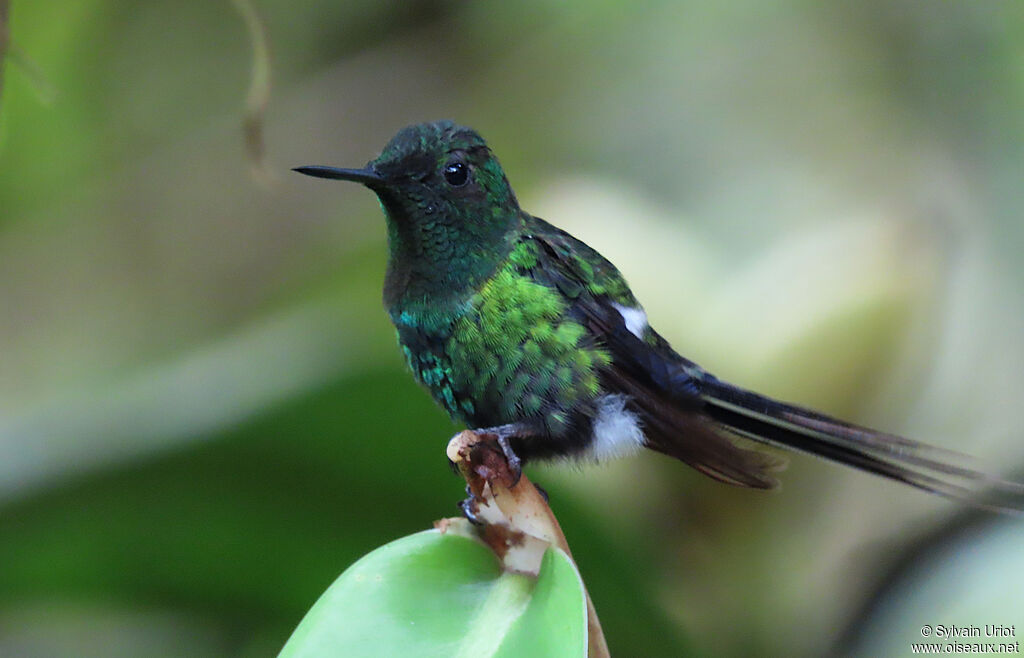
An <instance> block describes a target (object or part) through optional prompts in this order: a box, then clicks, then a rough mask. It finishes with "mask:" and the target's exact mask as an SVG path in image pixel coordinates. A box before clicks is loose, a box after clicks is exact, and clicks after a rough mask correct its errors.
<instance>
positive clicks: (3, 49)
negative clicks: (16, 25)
mask: <svg viewBox="0 0 1024 658" xmlns="http://www.w3.org/2000/svg"><path fill="white" fill-rule="evenodd" d="M9 10H10V3H9V2H8V1H7V0H0V111H2V110H3V106H4V63H5V62H6V61H7V43H8V42H9V41H10V40H11V33H10V30H8V29H7V16H8V14H9V13H10V11H9Z"/></svg>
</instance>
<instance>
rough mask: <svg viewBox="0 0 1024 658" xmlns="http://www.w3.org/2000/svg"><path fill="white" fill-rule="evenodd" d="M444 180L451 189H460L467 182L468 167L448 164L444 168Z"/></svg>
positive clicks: (458, 163) (459, 163)
mask: <svg viewBox="0 0 1024 658" xmlns="http://www.w3.org/2000/svg"><path fill="white" fill-rule="evenodd" d="M444 179H445V180H446V181H448V184H449V185H451V186H452V187H460V186H462V185H465V184H466V181H468V180H469V167H467V166H466V165H464V164H462V163H461V162H450V163H448V164H446V165H445V166H444Z"/></svg>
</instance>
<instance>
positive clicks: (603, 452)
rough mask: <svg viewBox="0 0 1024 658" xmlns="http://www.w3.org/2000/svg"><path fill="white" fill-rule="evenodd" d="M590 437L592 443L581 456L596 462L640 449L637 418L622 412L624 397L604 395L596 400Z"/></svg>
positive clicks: (641, 435)
mask: <svg viewBox="0 0 1024 658" xmlns="http://www.w3.org/2000/svg"><path fill="white" fill-rule="evenodd" d="M591 437H592V439H593V442H592V443H591V444H590V448H589V449H588V450H587V452H586V453H585V454H586V455H587V456H588V457H591V458H593V459H596V460H597V461H603V460H605V459H613V458H615V457H624V456H626V455H630V454H633V453H635V452H637V451H638V450H639V449H640V448H642V447H643V445H644V432H643V430H642V429H640V419H639V418H637V415H636V414H635V413H633V412H632V411H629V410H628V409H626V396H624V395H606V396H604V397H602V398H600V399H598V401H597V418H595V419H594V428H593V430H592V433H591Z"/></svg>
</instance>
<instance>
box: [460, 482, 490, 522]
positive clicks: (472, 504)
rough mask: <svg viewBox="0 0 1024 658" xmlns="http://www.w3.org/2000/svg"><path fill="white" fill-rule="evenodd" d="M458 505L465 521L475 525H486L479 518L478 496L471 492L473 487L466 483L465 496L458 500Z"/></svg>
mask: <svg viewBox="0 0 1024 658" xmlns="http://www.w3.org/2000/svg"><path fill="white" fill-rule="evenodd" d="M458 506H459V510H460V511H461V512H462V516H464V517H466V520H467V521H469V522H470V523H472V524H473V525H475V526H482V525H486V524H485V523H484V520H483V519H482V518H480V498H479V497H477V495H476V494H474V493H473V488H472V487H471V486H469V485H468V484H467V485H466V498H465V499H464V500H460V501H459V504H458Z"/></svg>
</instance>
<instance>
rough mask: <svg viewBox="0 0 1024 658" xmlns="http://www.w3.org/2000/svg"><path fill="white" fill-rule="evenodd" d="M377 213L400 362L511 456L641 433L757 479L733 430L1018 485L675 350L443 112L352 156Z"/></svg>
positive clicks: (751, 483)
mask: <svg viewBox="0 0 1024 658" xmlns="http://www.w3.org/2000/svg"><path fill="white" fill-rule="evenodd" d="M295 171H298V172H300V173H303V174H308V175H310V176H317V177H320V178H332V179H339V180H347V181H354V182H357V183H362V184H363V185H365V186H366V187H368V188H370V189H371V190H373V191H374V192H375V193H376V194H377V196H378V197H379V198H380V202H381V205H382V206H383V209H384V213H385V215H386V217H387V231H388V245H389V252H390V253H389V259H388V266H387V275H386V277H385V281H384V304H385V306H386V307H387V311H388V314H389V315H390V316H391V320H392V322H394V324H395V327H396V328H397V330H398V341H399V343H400V344H401V346H402V349H403V351H404V352H405V357H406V359H407V361H408V364H409V367H410V368H411V369H412V371H413V374H414V375H415V376H416V378H417V379H418V380H419V381H420V382H421V383H422V384H423V385H424V386H426V387H427V389H429V391H430V393H431V394H432V395H433V396H434V399H435V400H437V402H438V403H439V404H441V406H443V407H444V408H445V409H446V410H447V411H448V413H449V414H450V415H451V416H452V417H453V418H454V419H456V420H458V421H461V422H463V423H465V424H466V425H468V426H469V427H470V428H473V429H476V430H478V431H481V432H484V433H489V434H492V435H494V436H496V437H497V439H498V441H499V443H500V444H501V446H502V448H503V449H504V450H505V452H506V455H508V457H509V461H510V463H511V464H513V465H514V466H515V467H518V465H519V459H520V458H521V459H522V460H528V459H535V458H552V457H583V458H586V457H590V458H594V459H597V460H602V459H606V458H610V457H614V456H617V455H621V454H624V453H629V452H631V451H634V450H636V449H638V448H641V447H644V448H651V449H652V450H656V451H658V452H661V453H664V454H666V455H669V456H672V457H675V458H677V459H680V460H682V461H683V462H686V463H687V464H689V465H690V466H692V467H693V468H695V469H697V470H698V471H700V472H702V473H704V474H706V475H709V476H711V477H712V478H715V479H717V480H721V481H723V482H728V483H730V484H735V485H740V486H744V487H753V488H756V489H769V488H772V487H774V486H775V485H776V479H775V477H774V473H775V472H776V471H778V470H779V469H780V468H781V467H782V466H783V465H784V463H785V462H784V460H783V459H782V458H781V457H778V456H775V455H771V454H767V453H765V452H762V451H759V450H753V449H750V448H746V447H742V446H740V445H737V443H735V442H734V441H733V440H732V438H734V437H735V436H741V437H746V438H748V439H753V440H754V441H758V442H761V443H765V444H768V445H771V446H776V447H783V448H789V449H793V450H799V451H803V452H808V453H811V454H814V455H818V456H820V457H824V458H827V459H830V460H833V461H836V462H839V463H842V464H846V465H848V466H853V467H855V468H858V469H861V470H864V471H869V472H871V473H875V474H878V475H881V476H884V477H887V478H891V479H893V480H897V481H899V482H903V483H906V484H909V485H912V486H915V487H918V488H920V489H924V490H925V491H929V492H933V493H938V494H942V495H946V496H950V497H954V498H959V499H964V500H968V501H970V502H973V503H974V504H981V503H979V501H978V500H977V494H978V493H979V492H980V491H981V490H982V489H989V488H991V489H994V490H998V491H999V493H1000V494H1002V495H1003V499H1002V500H1000V502H998V503H986V504H985V505H984V506H987V507H993V508H999V509H1021V508H1024V485H1021V484H1017V483H1013V482H1008V481H1005V480H1001V479H999V478H997V477H994V476H990V475H987V474H984V473H981V472H979V471H976V470H973V469H971V468H968V467H966V466H964V465H962V464H963V459H964V456H963V455H960V454H959V453H954V452H949V451H946V450H942V449H939V448H934V447H931V446H928V445H925V444H922V443H918V442H916V441H911V440H909V439H905V438H902V437H898V436H893V435H890V434H884V433H881V432H877V431H875V430H871V429H867V428H864V427H859V426H857V425H852V424H850V423H845V422H843V421H840V420H836V419H834V418H830V417H828V416H825V415H822V414H819V413H816V412H814V411H810V410H808V409H804V408H801V407H798V406H795V405H791V404H786V403H783V402H779V401H776V400H772V399H770V398H767V397H764V396H761V395H758V394H756V393H752V392H750V391H746V390H744V389H741V388H738V387H736V386H733V385H731V384H728V383H726V382H723V381H721V380H719V379H717V378H715V377H714V376H712V375H711V374H709V373H708V372H706V371H704V370H703V369H701V368H700V367H699V366H697V365H696V364H695V363H693V362H692V361H689V360H687V359H685V358H683V357H682V356H680V355H679V354H677V353H676V352H675V351H674V350H673V349H672V347H671V346H670V345H669V344H668V342H667V341H666V340H665V339H664V338H662V337H661V336H660V335H659V334H658V333H657V332H656V331H655V330H654V329H653V328H651V326H650V325H649V324H648V322H647V315H646V313H645V312H644V310H643V308H642V307H641V306H640V303H639V302H637V300H636V298H635V297H634V296H633V293H632V292H631V291H630V289H629V286H628V285H627V284H626V281H625V279H624V278H623V277H622V275H621V274H620V273H619V271H618V270H617V269H616V268H615V266H614V265H612V264H611V263H610V262H608V261H607V260H606V259H605V258H604V257H602V256H601V254H599V253H597V252H596V251H594V250H593V249H591V248H590V247H588V246H587V245H586V244H584V243H583V242H581V241H579V240H577V239H576V238H574V237H573V236H571V235H569V234H568V233H566V232H565V231H562V230H560V229H558V228H555V227H554V226H552V225H551V224H549V223H547V222H546V221H544V220H542V219H539V218H537V217H534V216H533V215H530V214H529V213H527V212H525V211H523V210H522V209H521V208H520V207H519V202H518V201H517V200H516V196H515V194H514V193H513V191H512V188H511V187H510V186H509V183H508V180H507V179H506V177H505V173H504V171H503V170H502V168H501V165H499V164H498V160H497V158H495V156H494V155H493V154H492V153H491V150H490V149H489V148H488V147H487V144H486V142H484V140H483V139H482V138H481V137H480V136H479V135H478V134H477V133H476V132H475V131H473V130H470V129H468V128H464V127H461V126H458V125H456V124H454V123H452V122H450V121H439V122H436V123H425V124H420V125H415V126H409V127H407V128H404V129H403V130H401V131H400V132H399V133H398V134H397V135H396V136H395V137H394V138H393V139H392V140H391V141H390V142H389V143H388V145H387V146H386V147H385V148H384V151H383V153H381V155H380V157H378V158H377V159H375V160H373V161H371V162H370V163H369V164H368V165H367V166H366V167H365V168H363V169H340V168H336V167H322V166H313V167H299V168H297V169H296V170H295Z"/></svg>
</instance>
